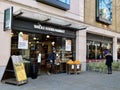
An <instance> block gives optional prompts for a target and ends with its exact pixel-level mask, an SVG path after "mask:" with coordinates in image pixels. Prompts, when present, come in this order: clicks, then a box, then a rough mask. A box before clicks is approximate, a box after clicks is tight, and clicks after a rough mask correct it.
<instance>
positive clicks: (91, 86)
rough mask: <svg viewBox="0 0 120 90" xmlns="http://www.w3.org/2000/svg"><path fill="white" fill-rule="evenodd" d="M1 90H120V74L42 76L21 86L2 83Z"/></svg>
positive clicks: (88, 73)
mask: <svg viewBox="0 0 120 90" xmlns="http://www.w3.org/2000/svg"><path fill="white" fill-rule="evenodd" d="M0 90H120V72H118V71H114V72H113V74H106V73H100V72H91V71H85V72H81V73H80V74H77V75H76V74H66V73H59V74H52V75H47V74H42V75H40V76H38V77H37V79H31V78H28V83H27V84H23V85H20V86H17V85H11V84H4V83H0Z"/></svg>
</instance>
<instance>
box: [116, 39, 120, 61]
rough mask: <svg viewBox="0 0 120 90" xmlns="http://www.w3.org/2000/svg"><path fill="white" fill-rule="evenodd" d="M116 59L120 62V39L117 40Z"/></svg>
mask: <svg viewBox="0 0 120 90" xmlns="http://www.w3.org/2000/svg"><path fill="white" fill-rule="evenodd" d="M117 59H118V60H120V39H118V40H117Z"/></svg>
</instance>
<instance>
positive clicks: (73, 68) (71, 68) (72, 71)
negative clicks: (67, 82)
mask: <svg viewBox="0 0 120 90" xmlns="http://www.w3.org/2000/svg"><path fill="white" fill-rule="evenodd" d="M66 72H67V74H75V73H76V65H75V64H67V65H66Z"/></svg>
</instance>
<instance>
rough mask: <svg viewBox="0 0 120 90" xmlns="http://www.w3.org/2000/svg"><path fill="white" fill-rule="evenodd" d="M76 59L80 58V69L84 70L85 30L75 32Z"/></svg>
mask: <svg viewBox="0 0 120 90" xmlns="http://www.w3.org/2000/svg"><path fill="white" fill-rule="evenodd" d="M76 60H80V62H81V64H82V71H86V31H85V30H81V31H77V32H76Z"/></svg>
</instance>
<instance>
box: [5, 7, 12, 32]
mask: <svg viewBox="0 0 120 90" xmlns="http://www.w3.org/2000/svg"><path fill="white" fill-rule="evenodd" d="M12 15H13V7H10V8H8V9H6V10H5V11H4V31H5V30H11V26H12Z"/></svg>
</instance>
